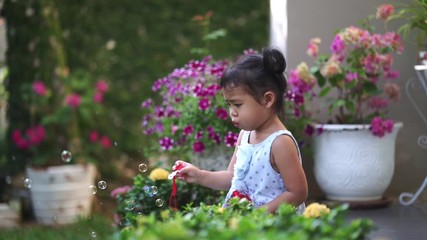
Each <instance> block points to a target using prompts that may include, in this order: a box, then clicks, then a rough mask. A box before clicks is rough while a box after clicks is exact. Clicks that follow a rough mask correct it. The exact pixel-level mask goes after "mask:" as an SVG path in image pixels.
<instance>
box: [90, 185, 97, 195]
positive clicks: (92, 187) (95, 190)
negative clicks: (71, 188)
mask: <svg viewBox="0 0 427 240" xmlns="http://www.w3.org/2000/svg"><path fill="white" fill-rule="evenodd" d="M97 191H98V189H97V188H96V187H95V186H94V185H90V186H89V192H90V193H92V194H93V195H95V194H96V192H97Z"/></svg>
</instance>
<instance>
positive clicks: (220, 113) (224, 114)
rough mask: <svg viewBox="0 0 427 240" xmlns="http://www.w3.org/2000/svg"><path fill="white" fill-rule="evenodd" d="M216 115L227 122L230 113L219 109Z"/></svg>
mask: <svg viewBox="0 0 427 240" xmlns="http://www.w3.org/2000/svg"><path fill="white" fill-rule="evenodd" d="M215 115H216V116H217V117H218V118H219V119H222V120H225V119H227V118H228V112H227V110H225V109H224V108H218V109H217V110H216V112H215Z"/></svg>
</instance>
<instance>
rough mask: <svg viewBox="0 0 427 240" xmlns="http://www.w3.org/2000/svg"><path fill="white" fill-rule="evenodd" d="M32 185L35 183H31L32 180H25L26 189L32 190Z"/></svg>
mask: <svg viewBox="0 0 427 240" xmlns="http://www.w3.org/2000/svg"><path fill="white" fill-rule="evenodd" d="M31 183H33V181H31V179H29V178H26V179H24V187H26V188H31Z"/></svg>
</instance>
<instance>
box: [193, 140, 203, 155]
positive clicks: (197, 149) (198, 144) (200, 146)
mask: <svg viewBox="0 0 427 240" xmlns="http://www.w3.org/2000/svg"><path fill="white" fill-rule="evenodd" d="M193 150H194V152H196V153H201V152H203V151H204V150H205V145H204V144H203V143H202V142H200V141H197V142H195V143H194V144H193Z"/></svg>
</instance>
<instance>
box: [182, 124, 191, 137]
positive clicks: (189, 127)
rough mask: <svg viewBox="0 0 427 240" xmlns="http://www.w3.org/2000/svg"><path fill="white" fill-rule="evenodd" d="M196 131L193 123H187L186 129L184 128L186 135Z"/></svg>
mask: <svg viewBox="0 0 427 240" xmlns="http://www.w3.org/2000/svg"><path fill="white" fill-rule="evenodd" d="M193 131H194V127H193V125H187V126H186V127H185V128H184V129H183V133H184V135H191V134H192V133H193Z"/></svg>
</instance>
